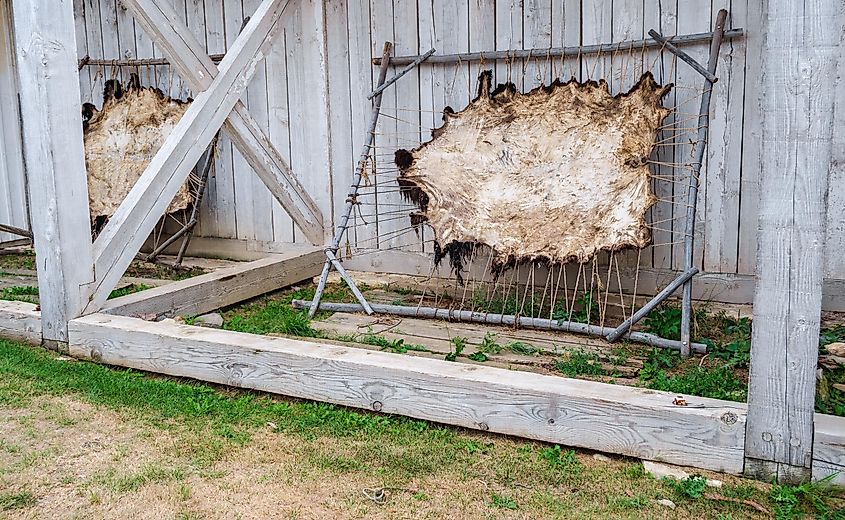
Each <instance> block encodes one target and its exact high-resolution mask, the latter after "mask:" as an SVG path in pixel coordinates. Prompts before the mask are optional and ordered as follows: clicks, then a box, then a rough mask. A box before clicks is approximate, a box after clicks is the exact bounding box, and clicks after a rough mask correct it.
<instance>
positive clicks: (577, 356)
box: [555, 351, 607, 377]
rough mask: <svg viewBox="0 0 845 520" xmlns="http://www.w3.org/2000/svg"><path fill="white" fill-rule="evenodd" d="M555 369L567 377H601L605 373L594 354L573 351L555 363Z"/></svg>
mask: <svg viewBox="0 0 845 520" xmlns="http://www.w3.org/2000/svg"><path fill="white" fill-rule="evenodd" d="M555 368H556V369H557V370H558V371H560V372H562V373H563V374H565V375H566V376H567V377H576V376H603V375H606V374H607V372H606V371H605V370H604V368H603V367H602V365H601V363H600V362H599V357H598V356H597V355H596V354H592V353H588V352H579V351H573V352H571V353H570V354H569V356H568V357H567V358H565V359H561V360H559V361H557V362H556V363H555Z"/></svg>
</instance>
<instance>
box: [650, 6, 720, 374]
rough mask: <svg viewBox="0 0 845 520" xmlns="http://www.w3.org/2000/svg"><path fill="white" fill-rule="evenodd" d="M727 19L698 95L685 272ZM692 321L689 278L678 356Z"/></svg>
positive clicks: (685, 349) (685, 352)
mask: <svg viewBox="0 0 845 520" xmlns="http://www.w3.org/2000/svg"><path fill="white" fill-rule="evenodd" d="M727 19H728V12H727V11H726V10H724V9H722V10H720V11H719V14H718V15H717V16H716V27H715V30H714V31H713V40H712V41H711V42H710V58H709V60H708V61H707V71H708V72H709V73H710V76H706V77H705V79H704V81H705V83H704V92H703V93H702V95H701V107H700V109H699V111H698V135H697V136H696V141H695V160H694V161H693V163H692V171H690V177H689V188H688V191H687V218H686V226H685V229H684V272H689V271H690V270H692V269H693V267H694V265H693V264H694V262H695V258H694V255H695V212H696V204H697V201H698V185H699V179H698V176H699V174H700V173H701V164H702V163H703V162H704V151H705V150H706V149H707V132H708V130H709V128H710V101H711V99H712V98H713V84H714V82H713V81H712V80H711V79H710V78H711V77H713V78H715V74H716V66H717V65H718V63H719V49H720V48H721V47H722V39H723V38H722V37H723V36H724V32H725V22H726V21H727ZM652 32H654V31H649V34H651V33H652ZM676 52H679V51H676ZM679 57H680V55H679ZM690 59H692V58H690ZM696 70H698V68H696ZM691 323H692V278H690V279H689V280H687V282H686V283H685V284H684V293H683V302H682V305H681V345H682V346H681V357H684V358H687V357H689V355H690V337H691V334H690V325H691Z"/></svg>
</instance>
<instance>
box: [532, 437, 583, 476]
mask: <svg viewBox="0 0 845 520" xmlns="http://www.w3.org/2000/svg"><path fill="white" fill-rule="evenodd" d="M541 456H542V458H543V459H544V460H545V461H546V462H548V464H549V466H551V468H552V469H554V470H555V471H556V472H563V473H566V474H570V475H578V474H580V473H581V470H582V469H583V466H582V465H581V462H579V461H578V458H577V457H576V456H575V450H568V451H564V450H563V448H561V447H560V446H559V445H557V444H555V445H554V446H550V447H548V448H545V449H544V450H543V451H542V452H541Z"/></svg>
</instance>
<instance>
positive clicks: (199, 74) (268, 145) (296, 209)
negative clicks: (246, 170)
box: [123, 0, 325, 245]
mask: <svg viewBox="0 0 845 520" xmlns="http://www.w3.org/2000/svg"><path fill="white" fill-rule="evenodd" d="M123 3H124V5H126V7H127V8H128V9H130V10H131V12H132V14H133V16H134V17H135V20H137V21H138V23H139V24H140V25H141V27H143V28H144V30H145V31H146V32H147V34H149V35H150V36H151V37H152V39H153V40H154V41H155V43H156V47H157V48H159V49H161V51H162V53H163V54H164V55H165V56H167V57H168V58H169V59H170V62H171V63H172V64H173V66H174V68H175V69H176V70H177V71H178V73H179V75H180V76H181V77H182V78H183V79H184V80H185V81H187V82H188V84H189V85H190V86H191V89H193V90H194V91H195V92H201V91H204V90H206V89H208V88H209V87H210V86H211V83H212V81H213V80H214V78H215V77H216V76H217V74H218V73H219V71H218V68H217V66H216V65H215V64H214V61H213V60H212V58H211V57H210V56H209V55H208V54H207V53H206V50H205V45H204V44H202V43H200V42H199V41H198V40H197V38H196V37H195V36H194V33H193V32H192V31H190V30H189V29H188V28H187V27H186V26H185V24H184V23H182V22H181V20H180V18H179V16H178V15H177V14H176V11H175V9H174V7H173V4H172V2H169V1H162V0H123ZM223 131H224V132H226V134H227V135H229V137H230V138H231V139H232V143H233V144H234V145H235V146H236V147H237V148H238V150H239V151H240V152H241V154H242V155H243V157H244V158H245V159H246V161H247V162H248V163H249V165H250V166H251V167H252V169H253V170H255V173H256V174H257V175H258V176H259V177H260V178H261V180H262V181H263V182H264V184H265V185H266V186H267V188H268V189H269V190H270V193H272V194H273V196H274V197H275V198H276V200H278V201H279V204H281V205H282V207H283V208H284V209H285V211H287V212H288V214H289V215H290V217H291V219H293V221H294V222H295V223H296V225H297V226H299V228H300V229H301V230H302V232H303V233H304V235H305V237H306V238H308V240H310V241H311V243H313V244H318V245H322V244H323V243H324V242H325V237H324V234H325V229H324V227H323V225H324V224H323V214H322V212H320V209H319V207H318V206H317V203H316V202H314V199H313V198H311V196H310V195H308V192H307V191H305V188H303V186H302V184H301V183H300V182H299V180H298V179H297V178H296V176H295V175H294V174H293V172H292V171H291V168H290V166H289V165H288V164H287V162H285V160H284V158H283V157H282V155H281V154H280V153H279V151H278V150H277V149H276V147H275V146H274V145H273V143H272V142H271V141H270V139H269V138H268V137H267V136H266V135H265V134H264V132H262V130H261V127H260V126H259V125H258V122H257V121H255V119H254V118H253V117H252V116H251V115H250V114H249V111H248V110H247V108H246V105H244V103H243V102H241V101H238V102H237V103H236V104H235V108H234V110H233V111H232V114H231V115H230V116H229V118H228V119H227V120H226V122H225V123H224V124H223Z"/></svg>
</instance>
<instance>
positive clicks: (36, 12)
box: [12, 0, 94, 348]
mask: <svg viewBox="0 0 845 520" xmlns="http://www.w3.org/2000/svg"><path fill="white" fill-rule="evenodd" d="M12 17H13V19H14V32H15V49H16V57H17V67H18V84H19V88H20V105H21V119H22V122H23V144H24V160H25V163H26V170H27V176H28V181H29V182H28V189H29V200H30V203H31V207H30V218H31V221H32V230H33V234H34V240H35V254H36V262H37V269H38V289H39V295H40V300H41V316H42V334H43V339H44V342H45V344H47V345H48V346H52V347H53V348H61V345H62V344H65V345H66V344H67V323H68V321H69V320H70V319H73V318H76V317H78V316H80V314H81V311H82V309H83V308H84V307H85V304H86V303H87V299H88V290H87V284H90V283H91V282H93V280H94V272H93V260H92V253H91V252H92V245H91V224H90V217H89V211H88V183H87V179H86V174H85V153H84V150H83V144H82V114H81V101H80V92H79V75H78V72H77V67H76V60H77V55H76V33H75V29H74V19H73V2H72V1H71V0H13V2H12Z"/></svg>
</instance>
